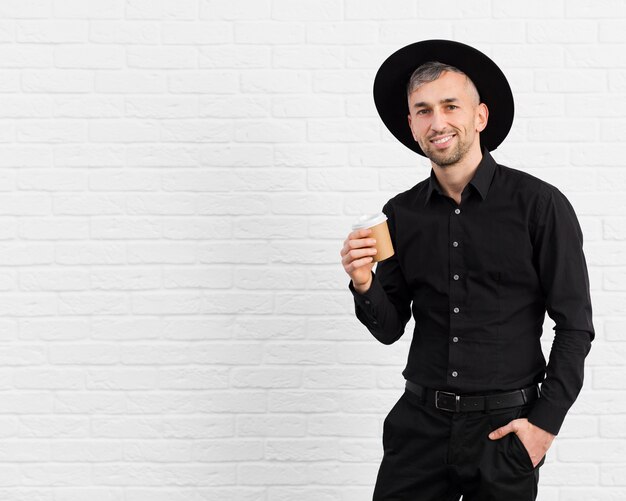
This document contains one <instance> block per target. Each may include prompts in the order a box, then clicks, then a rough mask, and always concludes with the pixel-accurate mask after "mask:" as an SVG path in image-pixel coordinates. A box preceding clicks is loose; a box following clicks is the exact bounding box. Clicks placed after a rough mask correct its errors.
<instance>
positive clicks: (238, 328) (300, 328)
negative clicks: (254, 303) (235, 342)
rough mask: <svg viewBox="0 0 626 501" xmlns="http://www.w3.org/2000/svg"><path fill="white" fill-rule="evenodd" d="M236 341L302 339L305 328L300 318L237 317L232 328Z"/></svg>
mask: <svg viewBox="0 0 626 501" xmlns="http://www.w3.org/2000/svg"><path fill="white" fill-rule="evenodd" d="M233 331H234V335H235V337H236V338H237V339H269V338H272V339H303V338H305V326H304V325H303V322H302V320H301V319H300V318H295V319H293V318H288V317H287V318H286V317H284V316H283V317H253V316H251V317H245V316H238V317H237V320H236V322H235V323H234V326H233Z"/></svg>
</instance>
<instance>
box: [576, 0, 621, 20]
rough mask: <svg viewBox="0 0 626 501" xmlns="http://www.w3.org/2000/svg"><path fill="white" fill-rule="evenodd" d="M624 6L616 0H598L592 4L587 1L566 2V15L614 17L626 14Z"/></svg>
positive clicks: (592, 17)
mask: <svg viewBox="0 0 626 501" xmlns="http://www.w3.org/2000/svg"><path fill="white" fill-rule="evenodd" d="M625 7H626V6H625V5H624V4H623V3H622V2H620V1H618V0H599V1H598V2H596V3H594V5H593V6H591V5H589V4H587V3H584V2H583V3H579V2H566V3H565V15H566V17H573V18H575V17H582V18H586V19H594V18H606V17H609V18H615V17H618V16H620V17H621V16H623V15H625V14H626V8H625Z"/></svg>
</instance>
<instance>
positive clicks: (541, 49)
mask: <svg viewBox="0 0 626 501" xmlns="http://www.w3.org/2000/svg"><path fill="white" fill-rule="evenodd" d="M492 58H493V60H494V61H502V63H500V64H505V62H506V66H505V67H504V68H503V70H504V72H505V74H506V76H507V79H508V80H509V81H510V82H515V81H517V78H516V74H515V73H513V72H512V71H511V70H510V69H507V68H511V69H513V68H515V69H519V68H521V69H524V68H531V69H539V68H549V69H550V70H541V72H540V71H537V74H539V75H541V73H542V72H543V71H553V72H555V73H556V72H557V71H563V70H553V68H555V67H557V68H558V67H560V66H562V60H563V48H562V47H559V46H552V45H547V46H533V45H525V44H513V45H496V46H495V47H494V48H493V51H492ZM548 78H550V79H551V80H556V79H558V78H559V77H558V76H552V75H549V76H548ZM532 81H533V79H531V80H530V82H532ZM517 90H518V91H521V92H524V88H523V87H518V89H517ZM514 94H515V93H514Z"/></svg>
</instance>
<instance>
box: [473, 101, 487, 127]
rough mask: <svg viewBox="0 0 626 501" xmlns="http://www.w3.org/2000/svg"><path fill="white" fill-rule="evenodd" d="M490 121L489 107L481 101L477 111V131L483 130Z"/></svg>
mask: <svg viewBox="0 0 626 501" xmlns="http://www.w3.org/2000/svg"><path fill="white" fill-rule="evenodd" d="M488 121H489V108H487V105H486V104H485V103H480V104H479V105H478V108H477V112H476V132H482V131H483V130H485V127H487V122H488Z"/></svg>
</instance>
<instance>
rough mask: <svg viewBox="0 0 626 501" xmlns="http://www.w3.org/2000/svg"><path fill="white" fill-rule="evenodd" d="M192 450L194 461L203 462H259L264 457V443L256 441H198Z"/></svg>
mask: <svg viewBox="0 0 626 501" xmlns="http://www.w3.org/2000/svg"><path fill="white" fill-rule="evenodd" d="M191 449H192V450H191V457H192V458H193V460H195V461H201V462H221V461H237V462H243V461H258V460H263V457H264V451H263V450H264V443H263V441H261V440H254V439H251V440H247V439H236V440H230V439H228V438H226V439H217V440H197V441H194V443H193V444H192V446H191ZM220 499H221V498H220Z"/></svg>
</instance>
